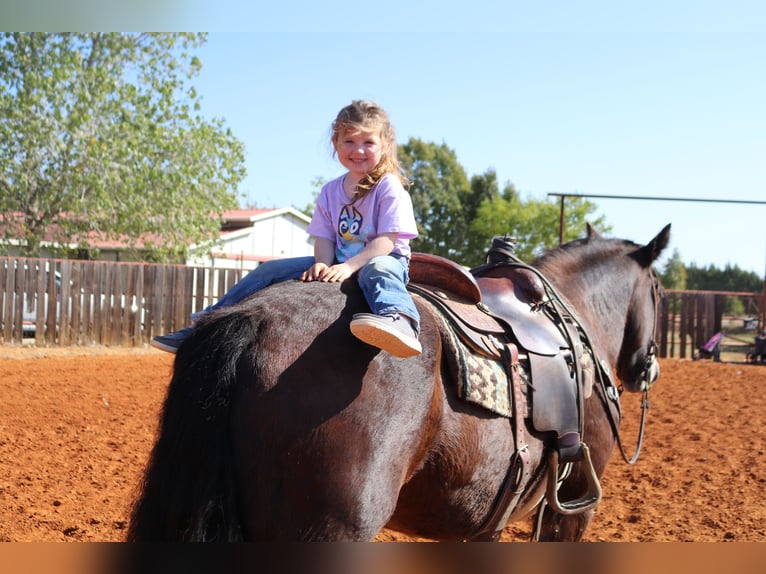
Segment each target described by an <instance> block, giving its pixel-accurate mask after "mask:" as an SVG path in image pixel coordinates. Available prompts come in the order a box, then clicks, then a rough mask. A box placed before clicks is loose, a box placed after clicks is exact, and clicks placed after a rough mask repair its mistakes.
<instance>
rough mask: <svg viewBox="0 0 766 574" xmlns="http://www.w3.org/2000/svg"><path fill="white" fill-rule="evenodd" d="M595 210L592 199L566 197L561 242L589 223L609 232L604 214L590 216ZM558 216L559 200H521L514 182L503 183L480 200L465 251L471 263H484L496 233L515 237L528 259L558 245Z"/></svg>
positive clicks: (518, 248)
mask: <svg viewBox="0 0 766 574" xmlns="http://www.w3.org/2000/svg"><path fill="white" fill-rule="evenodd" d="M595 211H596V205H595V204H594V203H593V202H590V201H587V200H585V199H584V198H581V197H572V198H569V199H568V200H567V204H566V209H565V211H564V241H571V240H573V239H577V238H578V237H582V236H583V234H584V232H585V229H586V223H588V222H590V223H591V224H592V225H593V226H594V227H595V228H596V229H597V230H599V231H600V232H602V233H606V232H608V231H610V230H611V228H610V227H609V226H608V225H606V222H605V219H604V217H603V216H599V217H597V218H593V217H591V214H593V213H594V212H595ZM559 219H560V207H559V204H558V202H552V201H548V200H536V199H532V198H528V199H523V198H522V197H521V195H520V194H519V192H518V191H517V190H516V188H515V187H514V186H513V184H511V183H508V184H506V186H505V188H504V189H503V192H502V194H496V195H493V196H492V197H489V198H484V199H483V200H482V203H481V205H480V206H479V208H478V210H477V212H476V216H475V217H474V218H473V220H472V221H471V223H470V226H469V233H468V235H469V237H470V238H471V241H470V245H471V251H470V253H467V258H468V259H470V261H471V263H470V265H476V264H478V263H481V262H483V258H484V254H485V252H486V250H487V249H488V248H489V246H490V244H491V242H492V238H493V237H495V236H498V235H510V236H512V237H515V238H516V241H517V244H516V254H517V255H518V257H519V258H520V259H522V260H524V261H531V260H532V259H533V258H534V257H536V256H538V255H540V254H542V253H543V252H544V251H546V250H548V249H552V248H553V247H556V246H557V245H558V242H559Z"/></svg>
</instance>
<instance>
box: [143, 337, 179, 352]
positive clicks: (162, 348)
mask: <svg viewBox="0 0 766 574" xmlns="http://www.w3.org/2000/svg"><path fill="white" fill-rule="evenodd" d="M149 346H151V347H154V348H155V349H159V350H160V351H165V352H166V353H172V354H174V355H175V354H176V352H177V351H178V349H177V348H176V347H171V346H170V345H166V344H165V343H160V342H159V341H155V340H154V339H152V340H151V341H150V342H149Z"/></svg>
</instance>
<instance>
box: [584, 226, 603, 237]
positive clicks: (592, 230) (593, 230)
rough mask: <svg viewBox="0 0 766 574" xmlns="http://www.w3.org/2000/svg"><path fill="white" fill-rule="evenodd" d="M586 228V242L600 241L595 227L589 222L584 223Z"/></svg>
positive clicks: (599, 235)
mask: <svg viewBox="0 0 766 574" xmlns="http://www.w3.org/2000/svg"><path fill="white" fill-rule="evenodd" d="M586 227H587V230H588V241H590V240H591V239H601V234H600V233H599V232H598V231H597V230H596V228H595V227H593V225H592V224H591V223H590V222H587V223H586Z"/></svg>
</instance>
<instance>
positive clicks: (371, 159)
mask: <svg viewBox="0 0 766 574" xmlns="http://www.w3.org/2000/svg"><path fill="white" fill-rule="evenodd" d="M335 152H336V153H337V154H338V161H340V163H341V165H342V166H343V167H345V168H346V169H347V170H348V171H349V173H351V175H352V176H354V177H356V178H357V179H361V178H362V177H364V176H365V175H366V174H367V173H368V172H369V171H371V170H372V169H373V168H374V167H375V166H376V165H378V163H380V158H381V157H383V142H382V141H381V139H380V133H379V132H377V131H372V132H368V131H361V130H346V131H345V132H343V133H342V134H341V135H340V137H339V138H338V139H337V141H336V142H335Z"/></svg>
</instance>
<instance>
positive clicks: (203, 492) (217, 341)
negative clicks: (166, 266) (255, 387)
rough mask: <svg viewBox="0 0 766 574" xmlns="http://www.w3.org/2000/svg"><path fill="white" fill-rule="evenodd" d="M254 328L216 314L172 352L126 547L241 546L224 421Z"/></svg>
mask: <svg viewBox="0 0 766 574" xmlns="http://www.w3.org/2000/svg"><path fill="white" fill-rule="evenodd" d="M257 327H258V323H257V320H256V319H255V318H254V317H253V315H252V314H250V313H247V312H246V311H243V310H241V309H240V310H238V312H219V313H216V314H215V316H211V317H209V318H208V319H207V320H203V321H201V322H200V323H199V325H198V326H197V327H196V328H195V329H194V332H193V334H192V335H191V336H190V337H189V339H188V340H187V341H186V342H185V343H184V345H182V347H181V348H180V349H179V351H178V354H177V355H176V359H175V364H174V373H173V378H172V380H171V382H170V386H169V388H168V392H167V397H166V399H165V404H164V407H163V410H162V415H161V418H160V432H159V437H158V439H157V442H156V443H155V445H154V448H153V450H152V453H151V456H150V458H149V462H148V465H147V469H146V472H145V475H144V478H143V482H142V484H141V491H140V495H139V498H138V499H137V500H136V502H135V504H134V506H133V510H132V514H131V521H130V526H129V528H128V533H127V540H128V541H131V542H140V541H188V542H195V541H196V542H201V541H238V540H241V538H242V534H241V528H240V523H239V519H238V513H237V500H236V498H237V488H236V480H235V476H234V471H233V468H234V465H233V460H234V456H233V447H232V444H231V442H230V439H229V428H230V427H229V419H230V407H231V401H232V396H233V394H234V387H235V384H236V382H237V369H238V368H239V367H240V366H244V365H242V362H243V361H247V360H252V361H253V363H252V365H250V368H251V369H256V365H255V353H254V352H250V353H249V352H248V351H251V350H252V351H254V349H253V347H254V345H255V343H256V330H257ZM251 372H252V371H251Z"/></svg>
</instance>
